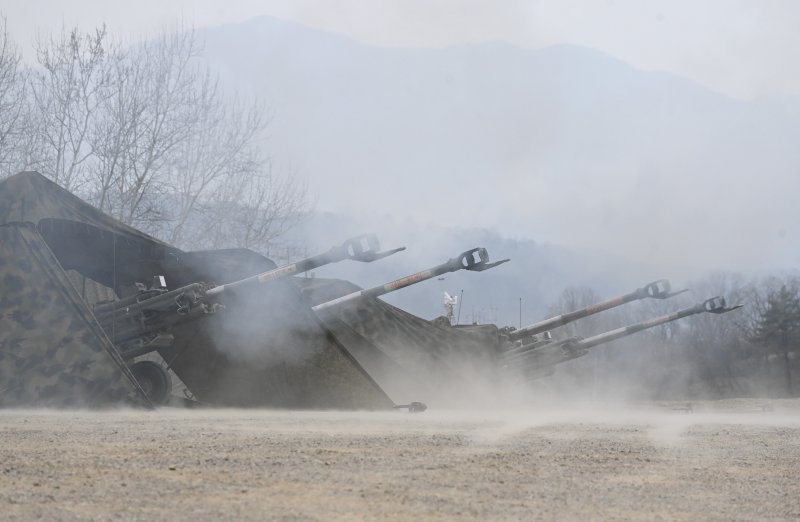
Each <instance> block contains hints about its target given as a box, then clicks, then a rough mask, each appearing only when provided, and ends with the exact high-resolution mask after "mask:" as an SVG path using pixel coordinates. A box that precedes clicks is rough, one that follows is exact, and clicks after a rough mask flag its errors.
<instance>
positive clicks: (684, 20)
mask: <svg viewBox="0 0 800 522" xmlns="http://www.w3.org/2000/svg"><path fill="white" fill-rule="evenodd" d="M0 12H2V13H3V14H4V15H5V16H6V18H7V19H8V25H9V28H10V31H11V33H12V35H13V36H14V38H15V40H16V41H17V42H18V43H19V44H20V45H21V46H23V48H24V50H25V53H26V56H27V57H29V58H30V57H32V54H33V53H32V43H33V39H34V37H35V35H36V34H37V33H43V32H44V33H47V32H51V31H53V30H57V29H59V28H60V27H61V26H62V24H65V25H67V26H71V25H75V24H78V25H80V26H81V27H82V28H84V29H88V28H90V27H92V26H97V25H99V24H102V23H103V22H105V23H107V25H108V27H109V29H110V31H111V32H112V33H114V34H116V35H121V36H135V35H139V34H142V33H147V32H149V31H154V30H158V29H160V28H163V27H164V26H169V25H171V24H174V23H175V21H176V20H178V19H182V20H184V21H187V22H189V23H193V24H194V25H196V26H210V25H220V24H225V23H231V22H240V21H243V20H246V19H248V18H252V17H255V16H259V15H271V16H276V17H279V18H283V19H287V20H293V21H297V22H300V23H302V24H305V25H308V26H311V27H315V28H321V29H326V30H329V31H335V32H338V33H342V34H345V35H348V36H349V37H351V38H354V39H355V40H358V41H360V42H363V43H369V44H378V45H387V46H423V47H430V46H433V47H439V46H446V45H451V44H458V43H467V42H479V41H487V40H500V41H506V42H509V43H512V44H516V45H520V46H523V47H529V48H539V47H544V46H547V45H551V44H556V43H574V44H582V45H587V46H590V47H594V48H597V49H600V50H602V51H605V52H607V53H609V54H611V55H613V56H616V57H618V58H620V59H622V60H624V61H626V62H628V63H630V64H632V65H634V66H636V67H638V68H641V69H646V70H665V71H670V72H673V73H676V74H679V75H681V76H685V77H688V78H691V79H693V80H695V81H697V82H699V83H701V84H703V85H705V86H707V87H710V88H712V89H714V90H716V91H719V92H723V93H726V94H728V95H731V96H734V97H737V98H742V99H750V98H753V97H758V96H764V95H795V96H800V60H797V56H798V54H799V51H800V30H799V29H798V27H800V2H798V1H794V0H705V1H692V0H652V1H643V0H596V1H585V0H559V1H536V0H491V1H490V0H483V1H481V0H460V1H459V0H370V1H364V0H339V1H331V0H327V1H326V0H283V1H270V0H227V1H224V2H221V1H218V0H137V1H135V2H130V1H114V0H0Z"/></svg>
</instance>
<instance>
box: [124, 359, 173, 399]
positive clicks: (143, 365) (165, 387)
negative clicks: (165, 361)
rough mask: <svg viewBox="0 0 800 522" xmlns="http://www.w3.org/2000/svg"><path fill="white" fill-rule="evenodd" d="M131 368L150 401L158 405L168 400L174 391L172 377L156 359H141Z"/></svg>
mask: <svg viewBox="0 0 800 522" xmlns="http://www.w3.org/2000/svg"><path fill="white" fill-rule="evenodd" d="M130 369H131V373H133V376H134V377H135V378H136V381H137V382H138V383H139V386H141V387H142V389H143V390H144V393H145V395H147V397H148V398H149V399H150V402H152V403H153V404H154V405H156V406H160V405H162V404H165V403H166V402H167V400H168V399H169V396H170V394H171V393H172V378H171V377H170V375H169V373H168V372H167V370H166V368H164V367H163V366H161V365H160V364H158V363H157V362H155V361H139V362H137V363H135V364H132V365H131V366H130Z"/></svg>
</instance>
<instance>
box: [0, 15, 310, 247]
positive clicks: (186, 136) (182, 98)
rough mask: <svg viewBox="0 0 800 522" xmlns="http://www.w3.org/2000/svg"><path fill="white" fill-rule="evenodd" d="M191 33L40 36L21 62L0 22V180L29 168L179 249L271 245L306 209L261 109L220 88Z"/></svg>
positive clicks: (64, 32) (97, 32) (74, 32)
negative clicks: (125, 37) (132, 39)
mask: <svg viewBox="0 0 800 522" xmlns="http://www.w3.org/2000/svg"><path fill="white" fill-rule="evenodd" d="M201 51H202V44H201V42H200V41H199V39H198V37H197V35H196V33H195V32H194V31H193V30H184V29H181V28H179V30H176V31H174V32H165V33H162V34H160V35H158V36H155V37H153V38H149V39H146V40H142V41H140V42H137V43H130V44H128V45H122V44H121V43H120V42H116V41H113V40H112V39H111V38H110V37H109V36H108V34H107V33H106V30H105V28H104V27H103V28H100V29H97V30H95V31H93V32H90V33H82V32H80V31H79V30H78V29H77V28H75V29H70V30H62V32H61V33H60V34H57V35H53V36H50V37H48V38H40V39H39V40H38V41H37V43H36V56H37V63H36V64H35V65H33V66H31V67H28V66H26V65H25V64H23V62H22V59H21V54H20V51H19V48H18V47H17V46H16V45H15V43H14V42H12V41H11V38H10V37H9V34H8V31H7V25H6V21H5V19H0V177H7V176H9V175H12V174H16V173H17V172H20V171H22V170H36V171H39V172H40V173H42V174H44V175H45V176H47V177H49V178H50V179H52V180H53V181H55V182H56V183H58V184H59V185H61V186H63V187H64V188H66V189H68V190H70V191H72V192H73V193H75V194H77V195H79V196H80V197H82V198H84V199H86V200H87V201H89V202H90V203H92V204H94V205H95V206H97V207H98V208H100V209H101V210H102V211H104V212H106V213H108V214H110V215H112V216H114V217H115V218H117V219H119V220H120V221H122V222H124V223H126V224H129V225H131V226H134V227H136V228H139V229H141V230H143V231H145V232H148V233H150V234H152V235H154V236H156V237H158V238H160V239H162V240H165V241H167V242H169V243H171V244H173V245H176V246H179V247H184V248H211V247H249V248H254V249H257V250H261V251H269V250H270V249H272V248H274V247H275V245H276V242H277V240H278V238H279V237H280V236H281V234H283V233H284V232H285V231H286V230H287V229H288V228H289V227H291V226H292V225H293V224H295V223H296V222H297V220H298V219H299V218H300V217H301V216H303V214H304V213H305V212H306V211H307V207H308V198H307V197H306V192H305V188H304V187H303V185H302V184H299V183H297V182H296V181H295V178H294V177H292V176H291V175H285V176H279V175H276V174H275V173H274V172H273V171H272V168H271V163H270V159H269V157H268V156H266V155H265V154H264V152H263V145H264V141H265V130H266V128H267V125H268V123H269V115H268V113H267V111H266V110H265V108H264V107H263V106H262V104H260V103H259V102H258V101H256V100H250V101H247V100H244V99H243V98H241V97H239V96H237V95H236V94H231V93H228V92H225V91H224V90H223V89H222V88H221V85H220V81H219V79H218V77H217V76H216V75H215V74H213V73H212V72H211V71H210V70H209V68H208V66H207V65H206V64H205V63H204V62H203V60H202V59H201Z"/></svg>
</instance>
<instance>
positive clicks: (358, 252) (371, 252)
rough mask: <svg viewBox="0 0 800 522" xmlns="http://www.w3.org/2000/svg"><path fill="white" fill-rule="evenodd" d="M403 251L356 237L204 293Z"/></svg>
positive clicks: (370, 238) (373, 237)
mask: <svg viewBox="0 0 800 522" xmlns="http://www.w3.org/2000/svg"><path fill="white" fill-rule="evenodd" d="M405 249H406V247H400V248H395V249H393V250H388V251H386V252H379V250H380V245H379V243H378V238H377V237H375V236H374V235H372V234H365V235H363V236H357V237H354V238H351V239H348V240H347V241H345V242H344V243H342V244H341V245H339V246H335V247H333V248H331V249H330V250H328V251H327V252H325V253H323V254H319V255H316V256H312V257H309V258H306V259H303V260H302V261H298V262H296V263H292V264H290V265H286V266H282V267H280V268H275V269H274V270H270V271H268V272H264V273H261V274H258V275H254V276H252V277H248V278H247V279H242V280H240V281H236V282H233V283H228V284H225V285H219V286H215V287H214V288H211V289H209V290H208V291H207V292H206V295H208V296H209V297H213V296H216V295H220V294H222V293H223V292H225V291H226V290H233V289H235V288H240V287H244V286H248V285H251V284H264V283H269V282H270V281H274V280H276V279H280V278H282V277H288V276H290V275H294V274H300V273H303V272H308V271H309V270H313V269H315V268H319V267H321V266H323V265H327V264H330V263H336V262H338V261H343V260H345V259H350V260H353V261H361V262H363V263H371V262H372V261H376V260H378V259H383V258H384V257H387V256H390V255H392V254H395V253H397V252H400V251H402V250H405Z"/></svg>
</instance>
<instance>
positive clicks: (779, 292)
mask: <svg viewBox="0 0 800 522" xmlns="http://www.w3.org/2000/svg"><path fill="white" fill-rule="evenodd" d="M689 287H690V288H691V289H692V292H691V293H687V294H682V295H680V296H678V297H675V298H672V299H668V300H665V301H657V300H644V301H640V302H636V303H631V304H628V305H625V306H622V307H619V308H616V309H613V310H609V311H607V312H604V313H602V314H598V315H596V316H592V317H590V318H587V319H584V320H582V321H578V322H576V323H573V324H572V325H569V326H566V327H564V328H561V329H559V330H555V331H554V332H552V334H553V336H554V337H555V338H562V337H569V336H584V337H586V336H589V335H594V334H597V333H600V332H603V331H607V330H611V329H614V328H617V327H620V326H624V325H628V324H633V323H637V322H640V321H643V320H646V319H650V318H653V317H656V316H659V315H663V314H667V313H670V312H673V311H676V310H678V309H680V308H683V307H686V306H691V305H692V304H694V303H695V302H699V301H702V300H703V299H705V298H708V297H713V296H717V295H721V296H724V297H725V298H726V299H727V301H728V304H743V305H744V307H743V308H742V309H740V310H736V311H734V312H731V313H728V314H723V315H719V316H718V315H714V314H701V315H696V316H692V317H688V318H685V319H682V320H679V321H676V322H672V323H668V324H666V325H663V326H659V327H656V328H653V329H651V330H646V331H644V332H639V333H637V334H634V335H632V336H630V337H627V338H624V339H621V340H619V341H616V342H614V343H612V344H609V345H606V346H598V347H595V348H593V349H592V352H590V353H589V354H588V355H587V356H586V357H584V358H583V359H578V360H576V361H575V362H574V363H568V364H567V365H562V366H561V367H560V368H559V370H558V372H557V374H556V376H555V377H554V379H555V381H556V382H559V381H560V384H561V385H564V386H577V385H585V383H586V382H591V383H592V386H593V387H594V388H595V389H596V390H597V392H598V393H604V392H614V391H620V392H624V393H625V394H626V395H628V396H631V395H632V396H634V397H642V398H646V399H684V398H721V397H744V396H748V397H752V396H762V397H793V396H796V395H797V392H798V383H797V381H798V377H800V276H798V275H797V274H784V275H773V276H769V277H761V278H746V277H744V276H742V275H738V274H733V273H716V274H713V275H711V276H708V277H707V278H705V279H703V280H700V281H696V282H694V283H692V284H690V285H689ZM599 300H600V297H599V296H598V295H597V294H596V293H595V292H594V291H593V290H592V289H591V288H588V287H577V288H568V289H566V290H564V292H563V293H562V295H561V298H560V299H559V300H558V301H557V302H556V303H553V305H552V306H551V307H550V310H549V313H550V315H557V314H560V313H564V312H567V311H570V310H574V309H577V308H582V307H584V306H588V305H590V304H593V303H596V302H598V301H599ZM587 374H588V375H587ZM587 376H588V377H589V380H588V381H587Z"/></svg>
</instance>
